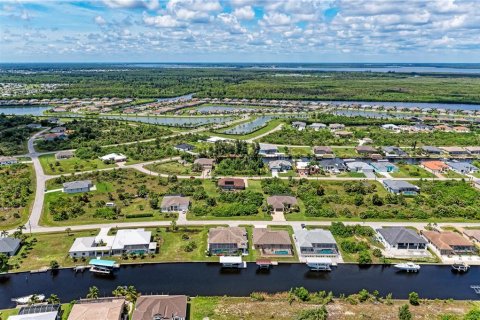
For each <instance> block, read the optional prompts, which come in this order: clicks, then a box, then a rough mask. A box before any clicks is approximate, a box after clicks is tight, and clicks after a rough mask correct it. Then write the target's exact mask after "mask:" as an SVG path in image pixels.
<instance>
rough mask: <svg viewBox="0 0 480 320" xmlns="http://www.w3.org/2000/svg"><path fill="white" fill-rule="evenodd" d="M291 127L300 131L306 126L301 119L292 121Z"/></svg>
mask: <svg viewBox="0 0 480 320" xmlns="http://www.w3.org/2000/svg"><path fill="white" fill-rule="evenodd" d="M292 127H294V128H295V129H297V130H298V131H302V130H305V128H306V127H307V124H306V123H305V122H302V121H294V122H292Z"/></svg>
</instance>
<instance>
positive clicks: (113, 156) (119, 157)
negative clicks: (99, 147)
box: [100, 153, 127, 162]
mask: <svg viewBox="0 0 480 320" xmlns="http://www.w3.org/2000/svg"><path fill="white" fill-rule="evenodd" d="M100 159H101V160H102V161H115V162H122V161H126V160H127V156H124V155H123V154H121V153H110V154H107V155H105V156H103V157H100Z"/></svg>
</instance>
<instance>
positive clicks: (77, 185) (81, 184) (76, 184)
mask: <svg viewBox="0 0 480 320" xmlns="http://www.w3.org/2000/svg"><path fill="white" fill-rule="evenodd" d="M92 187H93V184H92V181H91V180H80V181H72V182H65V183H64V184H63V192H65V193H80V192H89V191H90V189H91V188H92Z"/></svg>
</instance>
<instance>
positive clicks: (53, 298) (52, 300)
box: [47, 293, 60, 304]
mask: <svg viewBox="0 0 480 320" xmlns="http://www.w3.org/2000/svg"><path fill="white" fill-rule="evenodd" d="M47 302H48V303H50V304H58V303H60V298H58V296H57V295H56V294H53V293H52V294H51V295H50V297H48V298H47Z"/></svg>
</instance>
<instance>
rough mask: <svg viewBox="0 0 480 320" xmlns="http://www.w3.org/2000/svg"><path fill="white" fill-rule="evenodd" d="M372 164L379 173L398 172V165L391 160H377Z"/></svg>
mask: <svg viewBox="0 0 480 320" xmlns="http://www.w3.org/2000/svg"><path fill="white" fill-rule="evenodd" d="M370 165H371V166H372V167H373V170H375V172H377V173H391V172H397V171H398V167H397V166H396V165H394V164H393V163H391V162H388V161H377V162H372V163H370Z"/></svg>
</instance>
